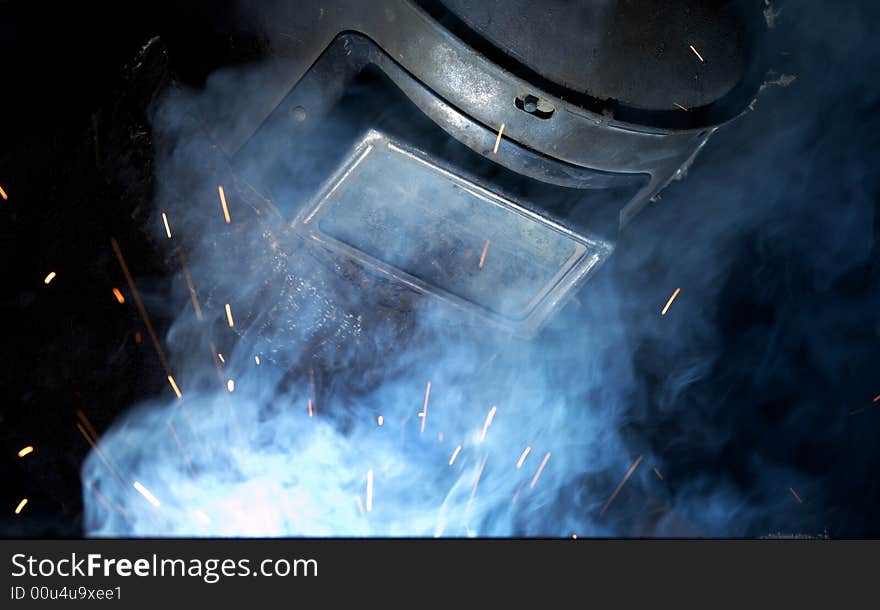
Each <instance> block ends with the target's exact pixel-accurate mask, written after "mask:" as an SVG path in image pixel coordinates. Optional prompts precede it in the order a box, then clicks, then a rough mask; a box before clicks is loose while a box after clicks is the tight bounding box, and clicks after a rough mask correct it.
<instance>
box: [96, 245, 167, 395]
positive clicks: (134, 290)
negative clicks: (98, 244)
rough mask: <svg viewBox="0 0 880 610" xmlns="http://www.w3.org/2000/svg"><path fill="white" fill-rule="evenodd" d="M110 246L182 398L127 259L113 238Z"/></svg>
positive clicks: (154, 345) (148, 330) (165, 366)
mask: <svg viewBox="0 0 880 610" xmlns="http://www.w3.org/2000/svg"><path fill="white" fill-rule="evenodd" d="M110 245H111V246H113V252H114V253H116V259H117V260H118V261H119V266H120V267H122V273H123V275H125V281H126V282H128V289H129V290H130V291H131V294H132V296H134V302H135V305H137V309H138V313H140V314H141V318H143V320H144V324H145V325H146V327H147V332H148V333H149V334H150V339H151V340H152V341H153V347H154V348H155V349H156V354H157V355H158V356H159V362H161V363H162V368H163V369H165V374H166V375H167V376H168V381H169V382H171V387H172V388H173V389H174V393H175V394H177V397H178V398H180V397H181V396H180V390H179V389H177V384H176V383H174V379H173V378H172V376H171V367H170V366H169V364H168V359H167V358H165V352H164V351H163V350H162V345H161V344H160V343H159V337H157V336H156V331H155V329H154V328H153V323H152V322H151V321H150V316H149V315H148V314H147V309H146V308H145V307H144V302H143V301H142V300H141V295H140V293H139V292H138V290H137V286H135V285H134V278H132V277H131V272H129V270H128V265H126V264H125V257H123V256H122V250H121V249H120V248H119V242H117V241H116V239H114V238H112V237H111V238H110Z"/></svg>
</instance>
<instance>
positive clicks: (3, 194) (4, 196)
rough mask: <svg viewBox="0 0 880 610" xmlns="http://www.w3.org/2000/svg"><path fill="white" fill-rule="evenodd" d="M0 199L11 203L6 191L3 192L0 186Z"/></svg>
mask: <svg viewBox="0 0 880 610" xmlns="http://www.w3.org/2000/svg"><path fill="white" fill-rule="evenodd" d="M0 197H3V201H9V196H7V195H6V191H4V190H3V187H2V186H0Z"/></svg>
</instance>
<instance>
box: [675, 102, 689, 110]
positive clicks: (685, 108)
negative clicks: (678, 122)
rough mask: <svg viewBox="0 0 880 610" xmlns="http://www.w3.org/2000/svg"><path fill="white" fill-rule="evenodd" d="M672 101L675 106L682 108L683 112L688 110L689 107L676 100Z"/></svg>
mask: <svg viewBox="0 0 880 610" xmlns="http://www.w3.org/2000/svg"><path fill="white" fill-rule="evenodd" d="M672 103H673V104H674V105H675V106H676V107H678V108H681V109H682V110H684V111H685V112H690V108H687V107H685V106H682V105H681V104H679V103H678V102H672Z"/></svg>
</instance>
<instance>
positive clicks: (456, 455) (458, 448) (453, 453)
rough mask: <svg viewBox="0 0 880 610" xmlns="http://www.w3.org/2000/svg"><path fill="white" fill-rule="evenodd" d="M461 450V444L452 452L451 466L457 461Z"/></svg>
mask: <svg viewBox="0 0 880 610" xmlns="http://www.w3.org/2000/svg"><path fill="white" fill-rule="evenodd" d="M459 452H461V445H459V446H458V447H456V448H455V451H453V452H452V457H451V458H449V465H450V466H452V464H453V463H454V462H455V458H457V457H458V454H459Z"/></svg>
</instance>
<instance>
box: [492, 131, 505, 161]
mask: <svg viewBox="0 0 880 610" xmlns="http://www.w3.org/2000/svg"><path fill="white" fill-rule="evenodd" d="M502 133H504V123H501V128H500V129H499V130H498V137H497V138H495V147H494V148H493V149H492V154H493V155H497V154H498V145H499V144H501V134H502Z"/></svg>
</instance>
